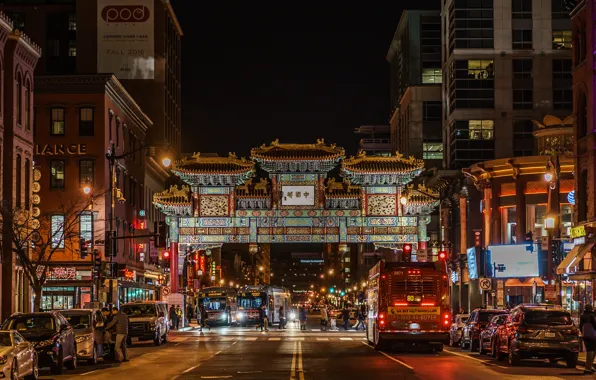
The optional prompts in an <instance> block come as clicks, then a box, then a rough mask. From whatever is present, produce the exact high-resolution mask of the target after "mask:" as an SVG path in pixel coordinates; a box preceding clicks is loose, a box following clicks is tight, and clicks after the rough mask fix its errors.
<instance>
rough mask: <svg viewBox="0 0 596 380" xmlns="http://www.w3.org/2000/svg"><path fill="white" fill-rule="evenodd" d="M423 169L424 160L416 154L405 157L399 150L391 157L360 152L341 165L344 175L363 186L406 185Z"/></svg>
mask: <svg viewBox="0 0 596 380" xmlns="http://www.w3.org/2000/svg"><path fill="white" fill-rule="evenodd" d="M423 169H424V161H423V160H419V159H416V158H415V157H414V156H411V157H410V158H403V155H402V154H400V153H398V152H396V154H395V155H394V156H389V157H383V156H367V155H366V153H361V152H359V153H358V156H357V157H350V158H349V159H347V160H344V161H343V162H342V165H341V172H342V175H343V176H345V177H348V178H349V179H350V180H351V181H352V182H353V183H355V184H358V185H362V186H405V185H407V184H408V183H410V182H411V181H412V180H413V179H414V178H415V177H416V176H418V175H419V174H420V173H422V170H423Z"/></svg>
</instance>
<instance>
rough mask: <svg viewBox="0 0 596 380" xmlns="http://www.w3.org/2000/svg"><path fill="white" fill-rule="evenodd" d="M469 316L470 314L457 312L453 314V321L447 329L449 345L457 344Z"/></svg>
mask: <svg viewBox="0 0 596 380" xmlns="http://www.w3.org/2000/svg"><path fill="white" fill-rule="evenodd" d="M468 318H470V314H458V315H456V316H455V321H454V322H453V323H452V324H451V329H450V330H449V346H450V347H454V346H456V345H457V344H459V341H460V340H461V336H462V330H463V327H464V325H465V324H466V322H467V321H468Z"/></svg>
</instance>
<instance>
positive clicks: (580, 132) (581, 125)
mask: <svg viewBox="0 0 596 380" xmlns="http://www.w3.org/2000/svg"><path fill="white" fill-rule="evenodd" d="M587 134H588V108H587V100H586V93H585V92H584V91H583V90H580V94H579V97H578V102H577V138H578V139H581V138H582V137H585V136H587ZM581 146H582V145H581V144H579V146H578V147H581ZM580 153H585V152H580ZM576 204H577V202H576Z"/></svg>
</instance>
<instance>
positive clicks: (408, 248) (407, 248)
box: [402, 243, 412, 262]
mask: <svg viewBox="0 0 596 380" xmlns="http://www.w3.org/2000/svg"><path fill="white" fill-rule="evenodd" d="M402 251H403V261H407V262H409V261H410V258H411V256H412V244H409V243H408V244H404V246H403V247H402Z"/></svg>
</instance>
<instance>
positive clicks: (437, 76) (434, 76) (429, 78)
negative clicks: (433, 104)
mask: <svg viewBox="0 0 596 380" xmlns="http://www.w3.org/2000/svg"><path fill="white" fill-rule="evenodd" d="M442 82H443V71H442V70H441V68H423V69H422V83H424V84H440V83H442Z"/></svg>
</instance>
